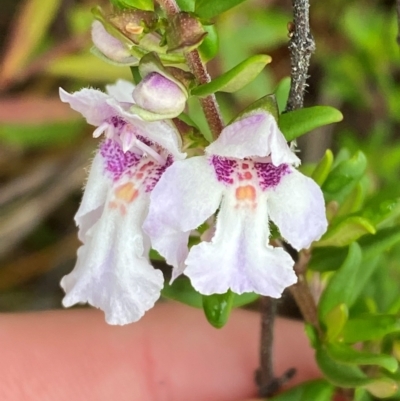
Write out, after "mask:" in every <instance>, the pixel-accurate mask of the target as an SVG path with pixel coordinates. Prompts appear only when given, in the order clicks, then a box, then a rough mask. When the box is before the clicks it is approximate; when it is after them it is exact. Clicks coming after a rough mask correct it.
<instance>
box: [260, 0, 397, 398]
mask: <svg viewBox="0 0 400 401" xmlns="http://www.w3.org/2000/svg"><path fill="white" fill-rule="evenodd" d="M398 1H400V0H398ZM292 3H293V23H294V29H293V30H292V31H291V32H290V33H291V38H290V42H289V51H290V60H291V74H290V75H291V85H290V92H289V99H288V102H287V105H286V110H285V111H291V110H296V109H299V108H302V107H303V102H304V93H305V90H306V87H307V78H308V68H309V65H310V58H311V55H312V53H313V52H314V51H315V42H314V38H313V36H312V34H311V31H310V22H309V8H310V5H309V1H308V0H292ZM299 262H300V264H303V263H304V257H302V258H300V260H299ZM299 262H298V263H299ZM298 263H297V264H298ZM297 264H296V265H297ZM298 277H299V281H298V283H297V284H295V285H294V286H292V287H291V292H292V294H293V296H294V298H295V300H296V302H297V303H298V304H299V308H300V310H301V311H302V313H303V316H304V317H305V320H306V321H309V322H311V323H312V324H314V325H318V319H317V315H316V307H315V302H314V300H313V299H312V296H311V293H310V291H309V288H308V286H307V283H306V282H305V281H304V276H303V274H302V273H300V274H299V275H298ZM275 313H276V301H275V300H274V299H271V298H268V297H262V300H261V319H262V322H261V347H260V369H259V370H258V372H257V384H258V387H259V395H260V396H261V397H265V396H271V395H273V394H274V393H275V392H277V391H278V390H279V387H280V386H281V385H282V384H283V383H284V382H285V381H287V380H289V379H290V378H291V377H292V376H293V375H294V373H295V371H294V370H293V369H289V370H288V371H287V372H286V373H285V374H284V375H283V376H282V377H281V378H276V377H275V375H274V370H273V365H272V360H273V353H272V351H273V349H272V346H273V326H274V320H275Z"/></svg>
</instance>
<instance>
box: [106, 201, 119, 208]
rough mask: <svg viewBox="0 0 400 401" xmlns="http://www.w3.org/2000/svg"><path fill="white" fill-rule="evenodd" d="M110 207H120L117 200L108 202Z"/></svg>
mask: <svg viewBox="0 0 400 401" xmlns="http://www.w3.org/2000/svg"><path fill="white" fill-rule="evenodd" d="M108 207H109V208H110V209H116V208H117V207H118V204H117V202H114V201H111V202H109V203H108Z"/></svg>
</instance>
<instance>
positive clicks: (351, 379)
mask: <svg viewBox="0 0 400 401" xmlns="http://www.w3.org/2000/svg"><path fill="white" fill-rule="evenodd" d="M315 357H316V360H317V363H318V366H319V368H320V369H321V372H322V373H323V374H324V376H325V377H326V378H327V379H328V380H329V381H330V382H331V383H333V384H334V385H336V386H339V387H344V388H352V387H361V386H365V385H367V384H369V383H371V380H370V379H368V377H367V376H366V375H365V373H363V372H362V371H361V370H360V369H359V368H358V367H356V366H352V365H347V364H342V363H338V362H336V361H334V360H333V359H332V358H331V357H330V355H329V354H328V352H327V351H326V349H325V348H324V347H322V346H321V347H319V348H318V349H317V351H316V353H315Z"/></svg>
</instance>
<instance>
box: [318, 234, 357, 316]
mask: <svg viewBox="0 0 400 401" xmlns="http://www.w3.org/2000/svg"><path fill="white" fill-rule="evenodd" d="M361 258H362V251H361V248H360V246H359V245H358V244H357V243H356V242H354V243H352V244H351V245H350V247H349V253H348V255H347V258H346V260H345V261H344V263H343V265H342V266H341V267H340V269H338V271H337V272H335V274H334V275H333V276H332V277H331V279H330V280H329V283H328V285H327V287H326V288H325V290H324V292H323V293H322V295H321V299H320V301H319V305H318V314H319V318H320V320H321V321H322V322H324V323H326V319H325V317H326V315H327V313H328V312H330V311H331V310H332V309H333V308H334V307H336V306H337V305H339V304H345V305H346V306H347V307H350V306H351V303H350V302H351V300H352V295H351V294H352V291H353V284H354V283H355V282H356V281H357V278H358V275H360V274H362V269H361Z"/></svg>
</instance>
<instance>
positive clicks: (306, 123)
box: [279, 106, 343, 142]
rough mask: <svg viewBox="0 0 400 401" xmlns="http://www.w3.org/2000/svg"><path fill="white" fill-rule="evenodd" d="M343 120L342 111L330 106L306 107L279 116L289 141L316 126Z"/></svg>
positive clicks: (280, 123) (281, 127)
mask: <svg viewBox="0 0 400 401" xmlns="http://www.w3.org/2000/svg"><path fill="white" fill-rule="evenodd" d="M342 120H343V115H342V113H341V112H340V111H339V110H337V109H335V108H334V107H330V106H314V107H304V108H303V109H299V110H294V111H290V112H289V113H284V114H281V115H280V116H279V128H280V129H281V131H282V132H283V134H284V135H285V138H286V140H287V141H288V142H290V141H293V139H296V138H298V137H299V136H302V135H304V134H307V132H310V131H312V130H313V129H315V128H318V127H322V126H324V125H328V124H333V123H337V122H339V121H342Z"/></svg>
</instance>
